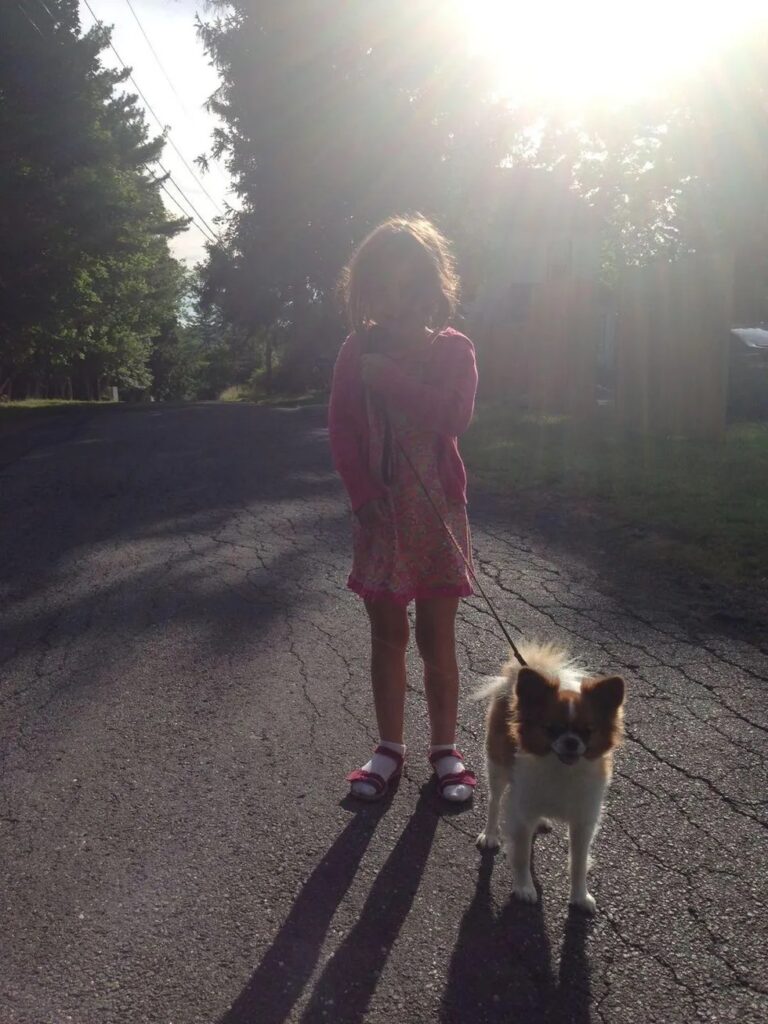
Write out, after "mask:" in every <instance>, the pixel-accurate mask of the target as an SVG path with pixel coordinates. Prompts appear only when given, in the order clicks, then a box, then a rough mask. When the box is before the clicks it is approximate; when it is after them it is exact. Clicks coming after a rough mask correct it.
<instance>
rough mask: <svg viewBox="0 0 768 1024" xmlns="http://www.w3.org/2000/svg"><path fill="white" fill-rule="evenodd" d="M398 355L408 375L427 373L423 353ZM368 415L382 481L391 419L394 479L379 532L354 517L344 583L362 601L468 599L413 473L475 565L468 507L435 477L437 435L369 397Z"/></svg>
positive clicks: (462, 575) (453, 553) (460, 571)
mask: <svg viewBox="0 0 768 1024" xmlns="http://www.w3.org/2000/svg"><path fill="white" fill-rule="evenodd" d="M396 358H397V359H398V362H399V364H400V368H401V369H402V370H403V372H405V373H408V374H409V375H412V374H413V375H415V376H417V378H421V377H422V376H423V374H424V368H425V362H424V357H423V354H421V353H418V352H417V353H411V352H409V353H404V354H399V355H398V356H397V357H396ZM368 418H369V426H370V445H369V452H368V458H369V465H370V468H371V470H372V472H373V473H374V474H375V475H376V476H378V477H379V478H381V468H382V463H383V460H384V458H385V453H384V448H385V434H386V424H387V420H388V421H389V431H390V438H391V444H390V446H389V447H390V457H391V462H390V465H391V467H392V472H391V474H390V475H389V477H388V480H389V479H391V482H388V486H387V490H386V496H385V497H384V498H382V499H380V507H381V509H382V516H381V519H380V520H379V521H378V522H377V523H376V524H375V526H374V527H372V528H371V529H366V528H365V527H363V526H362V525H361V524H360V523H359V522H358V520H357V517H353V527H352V529H353V557H352V572H351V573H350V576H349V580H348V581H347V586H348V587H349V588H350V589H351V590H353V591H354V592H355V593H357V594H360V596H361V597H363V598H366V599H378V598H384V599H388V600H392V601H395V602H397V603H400V604H408V603H409V602H410V601H412V600H414V599H421V598H430V597H467V596H469V595H470V594H471V593H472V585H471V583H470V577H469V573H468V572H467V567H466V565H465V563H464V560H463V559H462V557H461V555H460V554H459V552H458V551H457V550H456V547H455V545H454V544H453V542H452V541H451V539H450V537H449V536H448V534H447V532H446V529H445V527H444V526H443V524H442V523H441V522H440V519H439V518H438V516H437V513H436V511H435V509H434V508H433V507H432V504H431V502H430V500H429V498H428V497H427V495H426V494H425V493H424V489H423V488H422V486H421V484H420V483H419V480H418V479H417V477H416V474H415V473H414V469H415V470H416V472H417V473H418V475H419V477H421V480H422V481H423V483H424V486H425V487H426V490H427V491H428V492H429V495H430V497H431V498H432V501H433V502H434V504H435V505H436V506H437V509H438V510H439V512H440V515H441V516H442V518H443V519H444V520H445V523H446V525H447V526H448V528H449V530H450V531H451V534H452V535H453V537H454V539H455V540H456V542H457V544H458V546H459V547H460V549H461V551H462V552H463V554H464V557H465V558H466V559H467V562H469V564H470V565H471V564H472V549H471V542H470V532H469V523H468V521H467V513H466V508H465V506H464V503H463V502H461V501H455V500H449V499H448V498H447V497H446V495H445V492H444V490H443V486H442V483H441V481H440V476H439V473H438V453H439V450H440V445H441V443H442V438H441V436H440V434H438V433H437V432H436V431H432V430H428V429H425V428H424V427H420V426H417V425H415V424H414V423H412V422H411V420H410V419H409V418H408V416H407V415H406V414H405V413H404V412H401V411H400V410H398V409H396V408H394V407H393V406H392V405H391V404H390V405H388V406H385V405H384V404H383V403H382V402H380V401H378V402H374V401H370V400H369V403H368ZM401 446H402V449H404V450H405V452H406V453H407V455H408V459H409V460H410V463H411V464H412V466H411V465H409V462H408V460H406V458H405V457H404V455H403V452H402V451H401V450H400V449H401ZM412 467H413V468H412Z"/></svg>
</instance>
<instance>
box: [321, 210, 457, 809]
mask: <svg viewBox="0 0 768 1024" xmlns="http://www.w3.org/2000/svg"><path fill="white" fill-rule="evenodd" d="M342 285H343V294H344V299H345V304H346V307H347V312H348V315H349V320H350V323H351V327H352V334H350V336H349V337H348V338H347V340H346V341H345V342H344V344H343V345H342V347H341V351H340V352H339V356H338V359H337V362H336V367H335V370H334V376H333V387H332V391H331V402H330V412H329V430H330V440H331V450H332V453H333V459H334V464H335V466H336V469H337V470H338V472H339V474H340V476H341V478H342V480H343V482H344V485H345V487H346V489H347V492H348V494H349V498H350V502H351V505H352V510H353V512H354V517H353V559H352V572H351V574H350V577H349V580H348V583H347V585H348V586H349V587H350V589H352V590H353V591H355V593H357V594H359V595H360V596H361V597H362V598H363V600H364V602H365V608H366V611H367V613H368V617H369V619H370V623H371V679H372V683H373V700H374V705H375V708H376V719H377V722H378V727H379V737H380V742H379V744H378V746H377V747H376V749H375V751H374V753H373V756H372V758H371V759H370V760H369V761H368V762H367V763H366V764H365V765H363V767H362V768H360V769H358V770H357V771H354V772H352V773H351V774H350V775H348V776H347V780H348V781H349V782H350V783H351V786H352V789H351V792H352V794H353V795H354V796H357V797H360V798H361V799H364V800H378V799H381V798H382V797H384V796H386V795H387V793H388V792H389V790H390V788H391V787H392V785H393V784H394V782H395V781H396V779H397V778H399V776H400V772H401V769H402V766H403V761H404V758H405V745H404V743H403V719H404V710H405V689H406V669H405V651H406V646H407V644H408V635H409V626H408V613H407V606H408V604H409V603H410V602H411V601H413V600H415V602H416V643H417V646H418V649H419V654H420V655H421V658H422V660H423V662H424V688H425V690H426V697H427V706H428V709H429V720H430V726H431V732H432V741H431V743H432V745H431V746H430V750H429V760H430V761H431V763H432V766H433V768H434V770H435V772H436V774H437V782H438V790H439V792H440V793H441V795H442V796H443V797H445V798H446V799H448V800H452V801H459V802H461V801H466V800H469V799H470V798H471V796H472V792H473V789H474V787H475V783H476V779H475V776H474V775H473V774H472V772H470V771H468V770H467V769H466V768H465V766H464V763H463V761H462V756H461V754H460V752H459V751H458V750H457V749H456V716H457V709H458V690H459V673H458V667H457V664H456V647H455V637H454V624H455V619H456V611H457V608H458V603H459V598H461V597H466V596H467V595H469V594H471V593H472V587H471V585H470V580H469V575H468V572H467V568H466V565H465V563H464V560H463V559H462V557H461V555H460V554H459V552H458V551H457V550H456V547H455V546H454V544H453V543H452V542H451V540H450V538H449V537H448V535H447V533H446V530H445V527H444V526H443V525H442V523H441V522H440V519H439V518H438V516H437V514H436V512H435V509H434V508H433V507H432V504H431V503H430V500H429V498H428V497H427V495H426V494H425V493H424V488H423V487H422V484H421V483H420V482H419V479H418V478H417V476H416V473H418V476H419V477H420V478H421V481H422V482H423V484H424V487H425V488H426V490H427V491H428V492H429V496H430V497H431V499H432V501H433V502H434V503H435V505H436V506H437V509H438V510H439V512H440V515H441V516H442V518H443V519H444V521H445V523H446V524H447V525H448V527H449V528H450V531H451V533H452V534H453V536H454V538H455V539H456V541H457V542H458V544H459V545H460V547H461V550H462V551H463V553H464V556H465V558H466V559H467V560H468V561H469V560H470V559H471V548H470V540H469V526H468V523H467V514H466V473H465V470H464V464H463V462H462V460H461V456H460V455H459V450H458V447H457V443H456V438H457V435H458V434H460V433H462V431H464V430H465V429H466V428H467V426H468V425H469V422H470V420H471V418H472V410H473V408H474V401H475V391H476V388H477V369H476V366H475V352H474V348H473V346H472V342H471V341H470V340H469V339H468V338H465V337H464V335H463V334H459V333H458V332H457V331H454V330H452V329H451V328H449V327H446V326H445V325H446V323H447V321H448V319H449V317H450V315H451V314H452V312H453V310H454V307H455V303H456V294H457V288H458V280H457V278H456V274H455V271H454V265H453V259H452V257H451V254H450V251H449V248H448V243H447V242H446V240H445V238H443V237H442V235H441V234H440V233H439V232H438V231H437V229H436V228H435V227H434V226H433V225H432V224H430V223H429V222H428V221H426V220H424V219H422V218H420V217H415V218H408V219H406V218H400V217H395V218H392V219H391V220H388V221H386V222H385V223H384V224H382V225H381V226H380V227H378V228H376V229H375V231H373V232H372V233H371V234H370V235H369V236H368V237H367V238H366V239H365V241H364V242H363V243H362V244H361V245H360V247H359V248H358V249H357V251H356V252H355V254H354V255H353V257H352V260H351V262H350V264H349V266H348V267H347V269H346V270H345V272H344V275H343V278H342ZM414 470H415V471H416V472H414Z"/></svg>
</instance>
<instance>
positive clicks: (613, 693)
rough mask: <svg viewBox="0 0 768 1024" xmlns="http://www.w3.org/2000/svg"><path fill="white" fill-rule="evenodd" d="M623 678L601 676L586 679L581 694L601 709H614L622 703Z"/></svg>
mask: <svg viewBox="0 0 768 1024" xmlns="http://www.w3.org/2000/svg"><path fill="white" fill-rule="evenodd" d="M624 690H625V686H624V680H623V679H622V678H621V676H603V677H602V678H598V679H588V680H586V681H585V682H584V683H583V685H582V687H581V692H582V694H583V695H584V696H585V697H587V698H588V699H589V700H591V701H593V702H594V704H596V705H597V706H598V707H599V708H600V709H601V710H602V711H616V710H617V708H620V707H621V705H622V704H623V703H624Z"/></svg>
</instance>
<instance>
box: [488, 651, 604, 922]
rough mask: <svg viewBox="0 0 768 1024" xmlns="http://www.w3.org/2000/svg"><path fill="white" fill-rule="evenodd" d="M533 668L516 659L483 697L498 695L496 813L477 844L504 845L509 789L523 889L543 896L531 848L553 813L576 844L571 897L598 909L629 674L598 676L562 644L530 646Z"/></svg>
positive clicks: (492, 733) (491, 761)
mask: <svg viewBox="0 0 768 1024" xmlns="http://www.w3.org/2000/svg"><path fill="white" fill-rule="evenodd" d="M521 653H522V655H523V657H524V659H525V661H526V662H527V665H528V667H526V668H521V667H519V666H518V664H517V662H510V663H509V664H508V665H507V666H506V669H505V674H504V676H502V677H500V678H499V679H497V680H495V681H494V682H492V683H491V684H490V685H489V686H487V687H485V688H484V689H483V690H482V691H480V693H479V694H478V695H477V696H478V697H488V696H490V697H492V698H493V699H492V701H491V704H490V706H489V708H488V716H487V720H486V764H487V771H488V782H489V787H490V794H489V801H488V821H487V823H486V826H485V830H484V831H483V832H481V833H480V835H479V836H478V839H477V845H478V846H479V847H480V848H482V849H493V848H495V847H498V846H499V839H500V833H499V815H500V810H501V801H502V797H504V796H505V793H506V798H505V815H504V818H505V829H504V832H505V836H504V837H505V839H506V840H507V842H508V845H509V853H510V856H511V863H512V875H513V894H514V896H516V897H517V898H518V899H520V900H524V901H526V902H528V903H535V902H536V901H537V900H538V894H537V892H536V888H535V886H534V884H533V878H532V876H531V848H532V844H533V837H534V834H535V832H536V830H537V828H538V827H539V826H540V825H541V824H542V823H544V824H545V825H546V824H547V819H550V818H554V819H556V820H559V821H563V822H566V823H567V825H568V829H569V846H570V881H571V890H570V902H571V904H573V905H574V906H577V907H580V908H581V909H582V910H586V911H589V912H592V911H594V909H595V900H594V898H593V897H592V895H591V894H590V893H589V892H588V890H587V869H588V859H589V848H590V845H591V843H592V840H593V838H594V836H595V833H596V832H597V828H598V825H599V822H600V815H601V812H602V807H603V800H604V798H605V795H606V792H607V790H608V786H609V785H610V781H611V771H612V760H613V758H612V754H613V750H614V749H615V747H616V746H617V745H618V744H619V742H620V740H621V734H622V705H623V702H624V680H623V679H622V678H621V677H620V676H606V677H600V678H588V677H587V674H586V673H585V672H584V671H583V670H581V669H579V668H578V667H577V666H576V665H575V664H574V662H573V660H572V659H571V658H569V656H568V654H567V653H566V652H565V651H563V650H560V649H559V648H557V647H555V646H553V645H536V646H534V645H530V646H528V647H525V648H522V649H521Z"/></svg>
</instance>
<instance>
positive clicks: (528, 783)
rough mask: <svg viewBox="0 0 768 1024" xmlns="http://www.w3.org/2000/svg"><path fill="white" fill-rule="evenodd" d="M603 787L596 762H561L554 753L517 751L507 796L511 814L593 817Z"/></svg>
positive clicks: (573, 818)
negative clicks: (535, 754) (543, 754)
mask: <svg viewBox="0 0 768 1024" xmlns="http://www.w3.org/2000/svg"><path fill="white" fill-rule="evenodd" d="M606 788H607V780H606V778H605V774H604V771H603V766H602V765H601V764H600V763H599V762H595V761H586V760H581V761H579V762H578V763H577V764H574V765H565V764H563V763H562V762H561V761H560V760H559V759H558V758H557V757H556V756H555V755H554V754H548V755H547V756H546V757H535V756H533V755H530V754H518V756H517V757H516V758H515V763H514V767H513V769H512V774H511V787H510V797H509V799H510V805H511V810H512V811H513V813H514V814H516V815H519V816H521V817H524V818H536V817H543V818H557V819H559V820H560V821H578V820H584V819H586V820H593V819H594V818H596V817H597V815H599V813H600V808H601V806H602V802H603V797H604V796H605V791H606Z"/></svg>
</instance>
